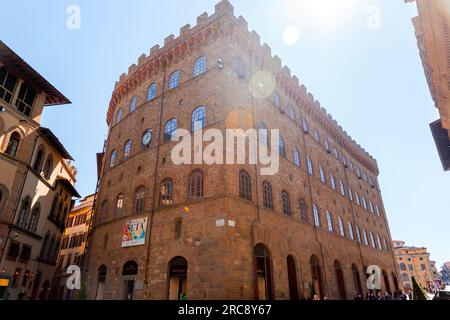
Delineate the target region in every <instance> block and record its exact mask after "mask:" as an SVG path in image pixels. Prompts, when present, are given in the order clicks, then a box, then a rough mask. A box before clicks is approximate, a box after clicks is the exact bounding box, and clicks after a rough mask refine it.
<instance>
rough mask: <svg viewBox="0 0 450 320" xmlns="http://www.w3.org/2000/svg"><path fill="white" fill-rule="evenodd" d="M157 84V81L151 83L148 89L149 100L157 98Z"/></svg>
mask: <svg viewBox="0 0 450 320" xmlns="http://www.w3.org/2000/svg"><path fill="white" fill-rule="evenodd" d="M157 88H158V87H157V85H156V83H153V84H151V85H150V86H149V87H148V89H147V101H150V100H153V99H155V98H156V91H157Z"/></svg>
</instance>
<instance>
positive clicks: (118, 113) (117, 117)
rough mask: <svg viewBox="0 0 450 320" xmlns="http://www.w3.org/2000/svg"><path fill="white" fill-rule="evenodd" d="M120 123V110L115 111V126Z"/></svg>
mask: <svg viewBox="0 0 450 320" xmlns="http://www.w3.org/2000/svg"><path fill="white" fill-rule="evenodd" d="M120 121H122V109H119V110H117V115H116V124H118V123H119V122H120Z"/></svg>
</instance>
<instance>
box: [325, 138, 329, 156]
mask: <svg viewBox="0 0 450 320" xmlns="http://www.w3.org/2000/svg"><path fill="white" fill-rule="evenodd" d="M324 143H325V150H326V151H327V152H328V153H330V143H329V142H328V139H327V138H325V139H324Z"/></svg>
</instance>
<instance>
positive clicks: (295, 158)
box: [294, 147, 300, 167]
mask: <svg viewBox="0 0 450 320" xmlns="http://www.w3.org/2000/svg"><path fill="white" fill-rule="evenodd" d="M294 163H295V165H296V166H297V167H300V154H299V152H298V149H297V147H294Z"/></svg>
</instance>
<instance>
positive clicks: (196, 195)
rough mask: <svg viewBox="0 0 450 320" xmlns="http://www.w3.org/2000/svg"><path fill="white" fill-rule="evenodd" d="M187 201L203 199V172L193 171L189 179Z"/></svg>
mask: <svg viewBox="0 0 450 320" xmlns="http://www.w3.org/2000/svg"><path fill="white" fill-rule="evenodd" d="M188 198H189V200H198V199H201V198H203V171H202V170H200V169H195V170H194V171H192V173H191V176H190V177H189V193H188Z"/></svg>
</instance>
